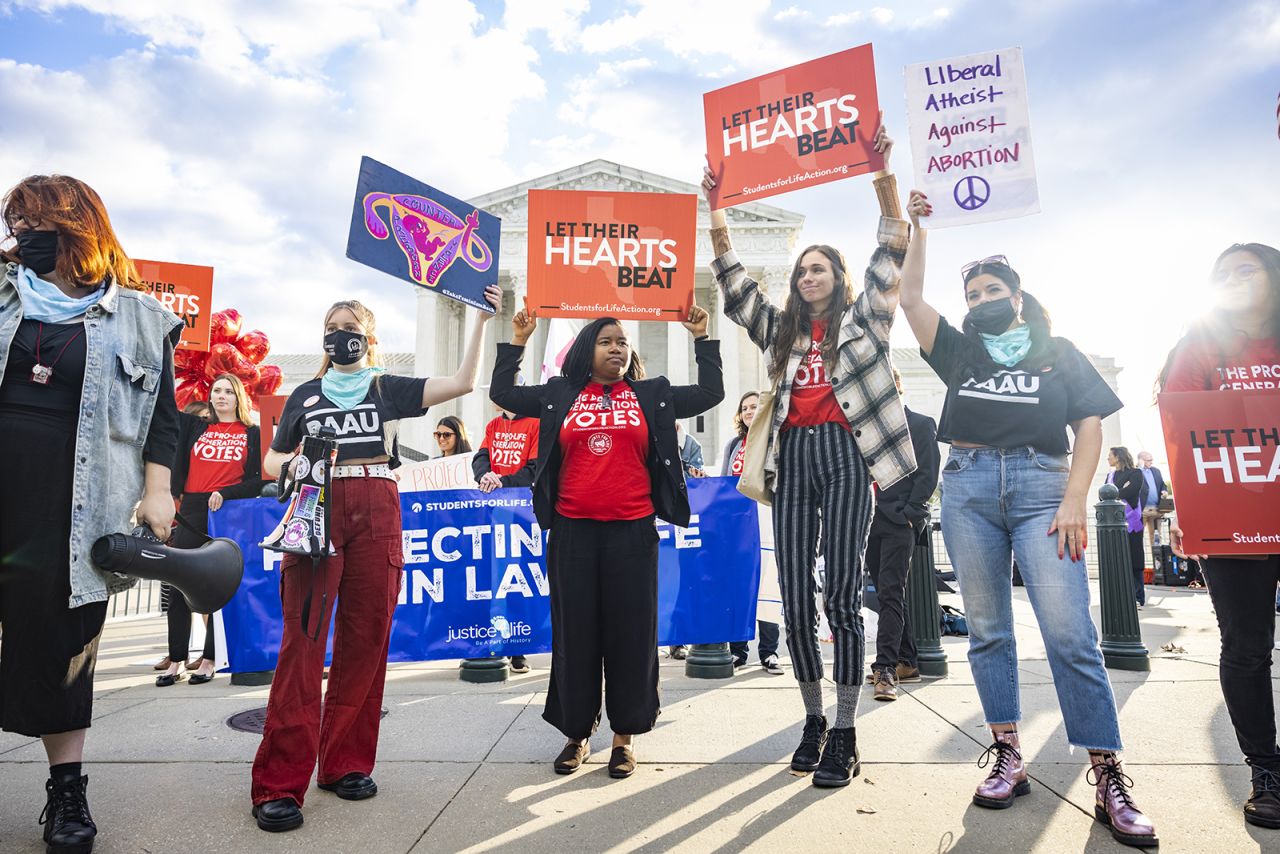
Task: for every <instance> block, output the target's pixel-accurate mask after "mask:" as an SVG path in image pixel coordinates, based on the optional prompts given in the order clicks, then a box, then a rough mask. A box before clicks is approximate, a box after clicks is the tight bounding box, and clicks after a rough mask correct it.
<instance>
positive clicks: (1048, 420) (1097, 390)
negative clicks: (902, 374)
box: [920, 317, 1124, 454]
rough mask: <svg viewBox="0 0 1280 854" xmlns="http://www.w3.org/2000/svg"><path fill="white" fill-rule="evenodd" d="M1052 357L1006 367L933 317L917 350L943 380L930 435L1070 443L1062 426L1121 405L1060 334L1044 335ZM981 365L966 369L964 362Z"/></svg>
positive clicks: (1016, 443)
mask: <svg viewBox="0 0 1280 854" xmlns="http://www.w3.org/2000/svg"><path fill="white" fill-rule="evenodd" d="M1052 346H1053V348H1054V349H1053V356H1052V357H1051V358H1049V359H1040V360H1036V362H1035V364H1029V363H1028V362H1029V360H1025V359H1024V360H1023V361H1021V362H1019V363H1017V364H1016V365H1014V366H1013V367H1011V368H1006V367H1004V366H1003V365H999V364H996V363H995V362H992V361H991V360H990V358H988V357H986V349H985V347H983V345H982V342H981V341H980V340H978V339H976V338H973V337H970V336H968V335H965V334H964V333H962V332H960V331H959V330H958V329H956V328H955V327H954V326H952V325H951V324H949V323H947V321H946V319H945V318H942V317H939V318H938V332H937V335H936V336H935V337H934V340H933V351H932V352H930V353H927V354H926V353H925V352H924V351H923V350H921V351H920V355H922V356H924V359H925V361H926V362H928V363H929V367H931V368H933V370H934V372H935V373H936V374H937V375H938V376H939V377H940V378H941V379H942V381H943V382H945V383H946V384H947V399H946V403H945V404H944V405H943V407H942V419H941V421H940V422H939V424H938V441H940V442H952V441H955V440H959V441H962V442H970V443H973V444H976V445H987V446H990V447H992V448H1020V447H1024V446H1027V445H1030V446H1031V447H1032V448H1035V449H1036V450H1037V451H1041V452H1043V453H1046V454H1065V453H1067V452H1068V450H1070V445H1069V443H1068V441H1067V425H1068V424H1070V423H1072V422H1073V421H1079V420H1081V419H1083V418H1088V417H1090V416H1093V415H1096V416H1098V417H1099V418H1106V417H1107V416H1108V415H1110V414H1112V413H1113V412H1117V411H1119V409H1120V407H1122V406H1123V405H1124V404H1123V403H1121V402H1120V398H1118V397H1117V396H1116V393H1115V392H1114V391H1112V389H1111V386H1109V385H1107V383H1106V380H1104V379H1103V378H1102V376H1101V375H1100V374H1099V373H1098V369H1097V368H1095V367H1094V366H1093V363H1092V362H1090V361H1089V360H1088V358H1086V357H1085V355H1084V354H1083V353H1081V352H1080V351H1079V350H1077V349H1076V347H1075V345H1074V344H1072V343H1071V342H1070V341H1068V340H1067V339H1065V338H1054V339H1053V340H1052ZM973 364H977V365H985V367H980V368H979V369H978V371H977V376H974V377H969V376H967V370H966V369H965V367H964V366H965V365H973Z"/></svg>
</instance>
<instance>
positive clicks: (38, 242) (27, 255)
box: [18, 231, 58, 276]
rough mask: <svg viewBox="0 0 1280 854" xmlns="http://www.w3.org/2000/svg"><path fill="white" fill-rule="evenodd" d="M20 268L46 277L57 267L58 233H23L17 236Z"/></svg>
mask: <svg viewBox="0 0 1280 854" xmlns="http://www.w3.org/2000/svg"><path fill="white" fill-rule="evenodd" d="M18 255H19V256H20V257H21V258H22V266H24V267H26V268H27V269H28V270H30V271H31V272H33V273H35V274H36V275H37V276H44V275H48V274H49V273H52V272H53V268H54V267H56V266H57V265H58V232H56V231H24V232H22V233H21V234H19V235H18Z"/></svg>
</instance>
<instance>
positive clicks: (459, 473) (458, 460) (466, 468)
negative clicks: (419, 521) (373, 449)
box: [396, 453, 476, 492]
mask: <svg viewBox="0 0 1280 854" xmlns="http://www.w3.org/2000/svg"><path fill="white" fill-rule="evenodd" d="M474 456H475V454H473V453H468V454H454V455H453V456H452V457H437V458H436V459H434V460H423V461H422V462H420V463H406V464H405V465H403V466H401V467H400V468H398V469H396V480H398V481H400V491H401V492H423V491H429V490H432V489H475V488H476V478H475V475H474V474H472V473H471V458H472V457H474Z"/></svg>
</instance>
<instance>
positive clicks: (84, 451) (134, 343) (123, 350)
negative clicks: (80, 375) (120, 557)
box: [0, 263, 182, 608]
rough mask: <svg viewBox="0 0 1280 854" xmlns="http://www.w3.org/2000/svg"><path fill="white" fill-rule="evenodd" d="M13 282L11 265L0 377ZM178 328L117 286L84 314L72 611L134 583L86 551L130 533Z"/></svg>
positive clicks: (17, 305) (0, 323)
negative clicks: (147, 447)
mask: <svg viewBox="0 0 1280 854" xmlns="http://www.w3.org/2000/svg"><path fill="white" fill-rule="evenodd" d="M17 275H18V265H17V264H12V263H10V264H6V265H5V268H4V276H3V278H0V378H3V376H4V371H5V367H6V365H7V363H8V361H9V347H10V345H11V344H12V343H13V336H14V334H15V333H16V332H17V331H18V324H19V323H20V322H21V320H22V303H21V301H20V300H19V298H18V289H17V284H16V282H17ZM181 323H182V321H181V320H180V319H179V318H178V316H177V315H175V314H173V313H172V312H170V311H168V310H166V309H165V308H163V307H162V306H161V305H160V303H159V302H158V301H157V300H156V298H155V297H153V296H151V295H150V294H146V293H142V292H141V291H134V290H130V289H128V288H121V287H119V286H118V285H116V284H114V283H113V284H112V285H111V286H110V287H109V288H108V289H107V293H106V295H105V296H103V298H102V299H101V301H99V302H98V304H97V305H95V306H93V307H91V308H90V309H89V311H88V312H87V313H86V314H85V320H84V332H85V343H86V347H87V353H86V355H85V369H84V389H83V391H82V392H81V395H80V417H79V421H78V423H77V425H76V461H75V476H74V480H73V485H72V501H73V504H72V506H71V508H70V512H71V599H70V601H69V602H68V603H67V606H68V607H70V608H78V607H80V606H81V605H87V604H89V603H90V602H101V601H104V600H105V599H106V598H107V597H108V596H110V595H111V594H112V593H117V592H119V591H121V590H125V589H127V588H128V587H131V586H132V585H133V583H134V579H131V578H124V577H121V576H118V575H115V574H114V573H109V572H102V571H101V570H98V569H97V568H96V567H94V566H93V564H91V563H90V562H89V549H90V548H91V547H92V546H93V543H94V541H95V540H97V539H98V538H99V537H101V536H103V535H104V534H112V533H117V532H125V533H127V532H128V531H129V530H131V527H130V524H129V522H130V518H131V517H132V516H133V511H134V508H135V507H136V506H137V504H138V501H139V500H140V499H141V498H142V485H143V461H142V446H143V444H144V443H145V442H146V439H147V430H148V428H150V426H151V416H152V414H153V413H154V412H155V407H156V397H157V392H158V389H159V386H160V372H161V370H162V368H163V365H164V355H165V348H167V347H172V346H173V345H172V343H171V342H170V340H169V337H168V336H169V335H170V333H171V332H172V331H173V330H174V329H175V328H176V327H177V326H179V325H180V324H181Z"/></svg>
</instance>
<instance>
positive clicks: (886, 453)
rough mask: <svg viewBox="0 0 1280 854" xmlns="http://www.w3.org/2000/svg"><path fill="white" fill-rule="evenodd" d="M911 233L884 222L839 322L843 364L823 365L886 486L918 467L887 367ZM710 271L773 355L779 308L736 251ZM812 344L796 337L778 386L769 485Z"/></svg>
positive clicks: (734, 316) (741, 321)
mask: <svg viewBox="0 0 1280 854" xmlns="http://www.w3.org/2000/svg"><path fill="white" fill-rule="evenodd" d="M908 235H909V227H908V225H907V222H906V221H905V220H902V219H894V218H891V217H888V216H882V217H881V218H880V225H879V228H878V230H877V232H876V240H877V242H878V244H879V245H878V246H877V247H876V250H875V252H873V253H872V255H871V261H870V263H869V264H868V265H867V272H866V275H865V278H864V281H863V290H862V293H861V294H859V295H858V298H857V299H856V300H855V301H854V303H853V305H852V306H850V307H849V309H848V310H846V311H845V313H844V315H843V316H842V317H841V320H840V332H839V339H838V345H837V348H836V356H837V363H838V364H837V366H836V369H835V370H832V369H831V367H830V366H824V367H825V368H826V371H827V375H828V376H829V377H830V378H831V388H832V391H833V392H835V396H836V401H837V402H838V403H839V404H840V408H841V409H842V410H843V411H844V414H845V418H847V419H848V421H849V425H850V427H852V429H853V438H854V441H855V442H856V443H857V445H858V450H859V451H861V452H862V458H863V459H864V460H865V461H866V463H867V468H869V469H870V470H871V476H872V477H873V478H874V479H875V481H876V483H877V484H879V486H880V488H881V489H884V488H886V487H889V486H892V485H893V484H894V483H897V482H898V481H899V480H901V479H902V478H904V477H907V476H908V475H910V474H911V473H912V472H914V471H915V470H916V457H915V451H914V450H913V449H912V447H911V434H910V432H909V431H908V430H907V416H906V413H905V412H904V411H903V408H902V400H901V398H900V397H899V395H898V390H897V388H896V387H895V386H894V383H893V371H892V367H891V365H890V362H889V330H890V329H891V328H892V326H893V316H894V313H895V312H896V311H897V309H898V287H899V285H900V284H901V273H902V261H903V258H904V257H905V255H906V251H907V239H908ZM711 271H712V273H713V274H714V275H715V277H716V281H717V282H719V283H720V289H721V292H722V293H723V294H724V312H725V314H726V315H727V316H728V317H729V319H730V320H732V321H733V322H734V323H736V324H738V325H739V326H741V327H742V328H744V329H746V330H747V334H748V335H749V336H750V337H751V340H752V341H753V342H755V345H756V346H757V347H759V348H760V349H761V350H763V351H764V352H765V354H766V357H768V354H769V353H770V350H771V349H772V346H773V339H774V336H775V335H776V334H777V328H778V321H779V319H780V318H781V316H782V311H781V309H779V308H778V307H777V306H775V305H773V303H771V302H770V301H769V297H768V296H767V295H766V294H765V293H764V292H763V291H762V290H761V289H760V285H759V284H757V283H756V282H755V280H753V279H752V278H751V277H750V276H748V275H747V271H746V269H744V268H743V266H742V263H741V262H740V261H739V260H738V255H737V253H736V252H734V251H733V250H732V249H730V250H729V251H727V252H725V253H724V254H722V255H721V256H720V257H718V258H716V259H715V260H714V261H712V262H711ZM810 344H811V341H810V339H809V336H807V335H803V334H802V335H801V336H799V337H797V338H796V341H795V344H794V345H793V346H792V348H791V357H790V359H788V361H787V370H786V373H785V374H784V375H783V377H782V378H781V380H780V381H779V382H778V389H777V395H776V398H775V401H774V410H773V424H772V425H771V427H770V430H769V454H768V456H767V457H766V459H765V480H766V482H768V484H769V486H770V488H772V487H773V484H774V482H775V480H776V478H777V472H778V436H779V434H780V433H781V431H782V425H783V422H785V421H786V418H787V411H788V409H789V407H790V405H791V384H792V381H793V380H794V379H795V376H796V371H797V370H798V369H799V367H800V362H801V360H803V359H804V358H805V356H806V355H807V354H808V352H809V346H810Z"/></svg>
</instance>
